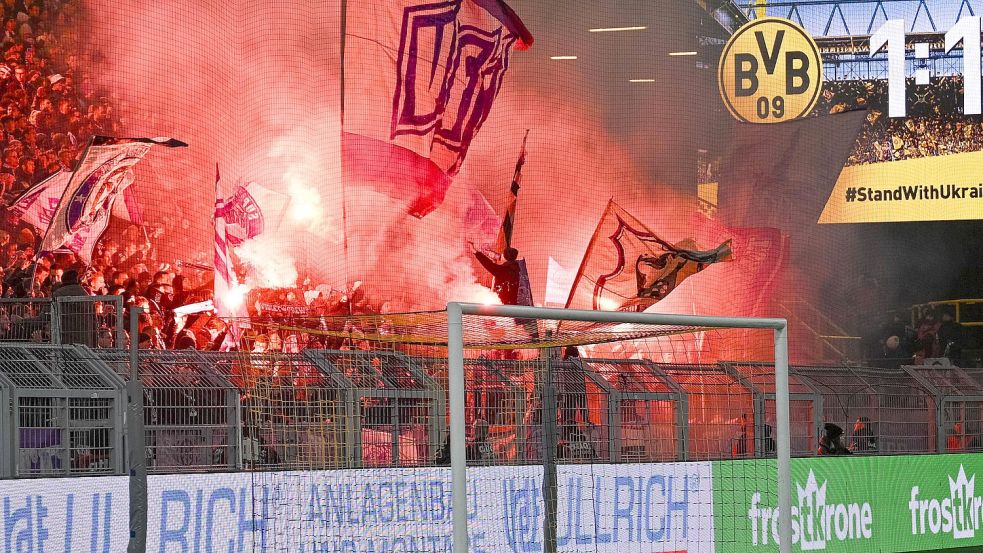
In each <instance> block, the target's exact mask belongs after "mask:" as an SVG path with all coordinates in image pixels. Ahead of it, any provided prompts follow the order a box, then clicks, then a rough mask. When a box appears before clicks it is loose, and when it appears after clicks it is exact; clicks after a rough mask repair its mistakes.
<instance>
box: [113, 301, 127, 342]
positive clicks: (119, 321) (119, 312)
mask: <svg viewBox="0 0 983 553" xmlns="http://www.w3.org/2000/svg"><path fill="white" fill-rule="evenodd" d="M113 308H114V309H115V310H116V348H117V349H125V348H126V332H125V331H124V330H123V296H115V299H114V300H113Z"/></svg>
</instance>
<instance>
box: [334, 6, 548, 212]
mask: <svg viewBox="0 0 983 553" xmlns="http://www.w3.org/2000/svg"><path fill="white" fill-rule="evenodd" d="M345 29H346V30H345V47H344V60H343V64H344V75H345V81H344V83H343V98H344V104H343V107H342V116H343V128H342V159H343V170H344V175H345V182H346V184H348V183H350V184H358V185H371V186H374V187H376V188H380V189H383V190H386V191H387V193H388V194H390V195H391V196H393V197H394V198H397V199H399V200H401V201H404V202H406V203H407V206H408V207H407V210H408V212H409V213H410V214H412V215H414V216H416V217H423V216H425V215H427V214H428V213H430V212H431V211H433V210H434V209H436V208H437V206H439V205H440V204H441V203H442V202H443V200H444V195H445V193H446V192H447V188H448V187H449V186H450V183H451V180H452V179H453V178H454V176H455V175H457V173H458V172H459V171H460V169H461V164H462V163H463V162H464V158H465V156H466V155H467V152H468V148H469V146H470V145H471V141H472V140H473V139H474V137H475V135H476V134H477V132H478V130H479V129H480V128H481V125H482V124H483V123H484V121H485V119H486V118H487V117H488V114H489V112H490V110H491V107H492V103H493V102H494V100H495V97H496V96H497V95H498V91H499V90H500V88H501V86H502V82H503V78H504V76H505V73H506V71H507V69H508V66H509V55H510V53H511V51H512V48H513V47H515V48H518V49H525V48H527V47H529V45H531V44H532V35H530V34H529V31H528V30H527V29H526V28H525V26H524V25H523V24H522V21H521V20H520V19H519V17H518V16H517V15H516V14H515V12H513V11H512V10H511V9H510V8H509V7H508V5H506V4H505V2H504V1H502V0H443V1H437V2H424V1H421V0H359V1H357V2H348V5H347V12H346V17H345Z"/></svg>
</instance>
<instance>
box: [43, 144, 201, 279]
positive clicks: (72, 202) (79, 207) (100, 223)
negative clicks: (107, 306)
mask: <svg viewBox="0 0 983 553" xmlns="http://www.w3.org/2000/svg"><path fill="white" fill-rule="evenodd" d="M155 144H158V145H162V146H167V147H172V148H173V147H181V146H187V144H185V143H184V142H181V141H179V140H175V139H173V138H109V137H104V136H97V137H94V138H93V139H92V140H91V141H90V142H89V146H88V147H87V148H86V149H85V153H84V154H83V155H82V159H81V160H80V161H79V164H78V168H77V169H76V170H75V172H74V173H72V176H71V178H70V179H69V181H68V184H67V185H66V186H65V189H64V191H63V193H62V196H61V199H60V201H59V202H58V204H57V207H56V208H55V212H54V213H53V214H52V216H51V221H50V225H49V226H48V230H47V233H46V234H45V236H44V240H43V241H42V242H41V251H53V250H56V249H58V248H60V247H62V246H66V247H68V248H69V249H71V250H72V251H74V252H75V253H76V254H78V256H79V258H80V259H81V260H82V261H83V262H85V263H91V262H92V250H93V249H95V246H96V242H97V241H98V240H99V237H100V236H102V233H103V231H105V230H106V227H107V226H108V225H109V217H110V214H111V213H112V211H113V204H114V203H116V199H117V198H118V197H119V196H120V195H122V193H123V191H124V190H126V188H127V187H128V186H130V185H131V184H133V166H134V165H136V164H137V163H138V162H139V161H140V160H141V159H143V156H145V155H146V154H147V152H148V151H150V148H151V147H152V146H153V145H155Z"/></svg>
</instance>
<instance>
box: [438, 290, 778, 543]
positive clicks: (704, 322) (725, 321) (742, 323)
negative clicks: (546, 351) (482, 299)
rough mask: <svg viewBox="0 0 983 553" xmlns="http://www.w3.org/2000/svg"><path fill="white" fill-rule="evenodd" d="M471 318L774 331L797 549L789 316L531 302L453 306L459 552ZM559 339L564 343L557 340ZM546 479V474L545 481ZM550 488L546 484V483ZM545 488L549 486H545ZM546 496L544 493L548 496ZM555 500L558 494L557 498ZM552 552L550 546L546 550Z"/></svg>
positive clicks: (670, 330) (450, 341)
mask: <svg viewBox="0 0 983 553" xmlns="http://www.w3.org/2000/svg"><path fill="white" fill-rule="evenodd" d="M466 316H476V317H498V318H512V319H516V320H517V321H533V322H534V323H533V324H535V321H541V320H549V321H557V322H560V323H562V322H563V321H571V322H580V323H597V324H615V325H643V326H648V327H657V326H662V327H665V328H666V330H665V334H666V335H669V334H674V333H682V332H694V331H699V330H700V329H704V330H705V329H744V330H752V329H756V330H772V331H773V332H774V366H775V427H776V429H775V430H776V432H775V436H774V438H775V453H776V456H777V468H778V470H777V472H778V474H777V490H776V491H777V495H778V511H779V515H778V537H779V543H780V552H781V553H789V552H791V550H792V518H791V499H792V486H791V463H790V457H791V443H790V442H791V439H790V420H789V384H788V334H787V322H786V321H785V319H772V318H740V317H708V316H696V315H671V314H656V313H627V312H619V311H586V310H572V309H553V308H539V307H525V306H511V305H508V306H505V305H478V304H469V303H458V302H451V303H448V304H447V355H448V365H447V370H448V372H447V378H448V392H449V415H450V417H449V418H450V465H451V485H452V490H451V505H452V528H453V529H452V539H453V548H454V551H456V552H467V551H469V549H468V541H469V536H468V497H467V493H468V491H467V490H468V484H467V445H466V441H467V428H466V427H467V423H466V383H465V347H466V345H467V344H466V340H465V325H464V320H465V317H466ZM557 343H559V342H557ZM545 483H546V479H545V478H544V484H545ZM544 487H545V486H544ZM544 491H545V490H544ZM545 497H546V495H545V494H544V498H545ZM554 499H555V498H554ZM544 551H545V552H546V553H551V550H550V547H549V545H548V544H547V545H546V548H545V549H544Z"/></svg>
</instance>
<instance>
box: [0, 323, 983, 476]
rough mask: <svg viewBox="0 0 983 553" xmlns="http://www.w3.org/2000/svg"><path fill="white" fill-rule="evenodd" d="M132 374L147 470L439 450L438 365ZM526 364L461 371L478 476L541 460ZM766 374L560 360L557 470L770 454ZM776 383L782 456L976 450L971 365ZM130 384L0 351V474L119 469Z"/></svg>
mask: <svg viewBox="0 0 983 553" xmlns="http://www.w3.org/2000/svg"><path fill="white" fill-rule="evenodd" d="M139 363H140V367H139V374H140V375H141V379H142V382H143V386H144V395H143V412H144V426H145V436H144V441H145V446H146V447H145V448H144V449H145V451H146V455H147V466H148V471H149V472H151V473H158V474H161V473H194V472H209V471H221V472H225V471H240V470H304V469H312V470H313V469H335V468H363V467H413V466H425V465H433V464H435V463H437V462H438V458H439V457H440V454H441V451H442V447H443V446H444V444H445V441H446V437H447V430H446V429H447V412H448V411H447V403H446V393H447V392H446V390H445V389H443V384H442V381H441V379H439V378H435V377H434V376H433V375H436V374H439V373H440V371H441V370H443V369H444V368H446V359H443V358H439V357H427V356H409V355H405V354H403V353H400V352H393V351H362V350H355V351H335V350H307V351H303V352H299V353H291V354H284V353H277V354H271V353H264V354H253V353H219V352H199V351H194V350H184V351H158V350H142V351H140V355H139ZM533 364H535V361H519V360H503V359H484V358H473V359H469V360H468V361H467V366H468V367H470V374H471V375H472V377H473V378H470V379H469V384H468V388H467V402H466V403H467V409H468V415H467V416H468V417H469V425H470V426H471V427H472V428H475V427H479V426H480V427H482V428H486V429H487V430H488V443H489V447H490V450H491V453H490V455H489V456H488V457H485V458H484V459H481V460H476V463H485V464H489V463H494V464H506V465H508V464H525V463H536V462H538V459H539V458H540V456H541V454H542V446H543V444H542V440H543V435H542V433H541V429H540V424H539V423H541V422H542V421H541V417H542V410H541V406H540V405H539V403H538V400H537V396H536V394H535V393H534V390H535V384H534V383H533V379H532V377H531V376H530V374H529V370H530V367H532V366H533ZM772 371H773V368H772V367H771V366H770V365H769V364H755V363H746V362H742V363H737V362H721V363H712V364H710V363H705V364H700V365H678V364H676V365H671V364H659V363H653V362H649V361H643V360H613V359H590V358H572V359H568V360H564V361H562V362H561V363H559V364H556V365H554V374H553V378H554V383H553V385H554V386H555V389H556V393H557V400H558V401H557V403H558V412H559V421H558V425H557V426H558V444H557V446H558V448H559V450H560V453H559V454H558V457H559V462H615V463H625V462H629V463H630V462H660V461H675V460H694V459H703V460H706V459H732V458H738V459H739V458H761V457H771V456H773V455H774V438H773V432H774V428H773V426H774V424H773V423H774V413H775V403H774V402H775V399H774V388H773V377H772V376H771V374H772ZM790 372H791V375H790V391H791V409H790V411H791V418H792V441H793V452H794V455H796V456H811V455H815V454H816V446H817V442H818V439H819V436H820V433H821V431H822V427H823V425H824V424H826V423H834V424H837V425H839V426H841V427H842V428H843V429H844V443H845V444H847V445H848V446H852V447H854V453H857V454H918V453H936V452H939V453H943V452H965V451H979V450H981V449H983V444H981V438H983V370H979V369H962V368H958V367H954V366H951V365H941V364H937V365H934V366H905V367H902V368H900V369H884V368H871V367H855V366H838V365H823V366H801V365H800V366H793V367H791V369H790ZM128 374H130V371H129V359H128V355H127V353H126V352H125V351H123V350H119V349H99V348H90V347H88V346H85V345H79V344H71V345H60V346H59V345H51V344H34V343H18V342H9V341H7V342H0V402H3V404H4V405H10V406H12V409H10V410H9V411H7V410H0V452H2V453H0V478H34V477H51V476H82V475H97V474H126V472H127V470H128V469H129V466H130V463H129V462H128V459H126V455H125V454H124V453H123V452H124V451H125V448H124V447H123V444H124V443H125V441H126V440H127V439H128V438H127V436H126V431H125V424H124V415H123V412H124V408H125V405H126V380H127V378H128V376H127V375H128ZM537 416H538V417H539V419H537ZM476 421H478V424H477V425H476V424H475V422H476ZM578 432H579V433H580V435H581V436H582V437H580V438H578V439H574V438H572V436H573V435H574V434H575V433H578ZM583 436H585V437H583Z"/></svg>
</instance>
